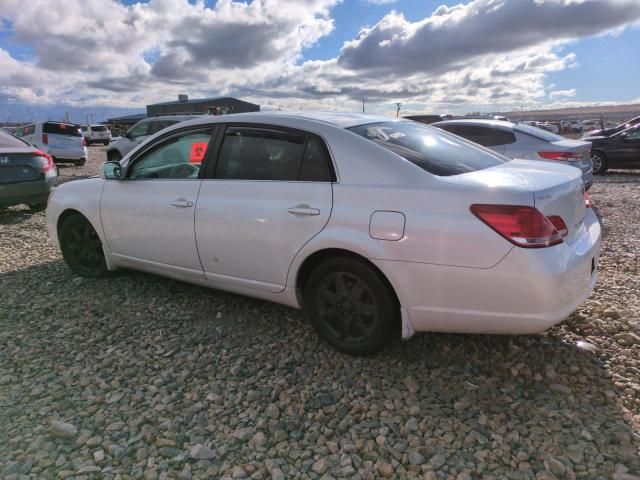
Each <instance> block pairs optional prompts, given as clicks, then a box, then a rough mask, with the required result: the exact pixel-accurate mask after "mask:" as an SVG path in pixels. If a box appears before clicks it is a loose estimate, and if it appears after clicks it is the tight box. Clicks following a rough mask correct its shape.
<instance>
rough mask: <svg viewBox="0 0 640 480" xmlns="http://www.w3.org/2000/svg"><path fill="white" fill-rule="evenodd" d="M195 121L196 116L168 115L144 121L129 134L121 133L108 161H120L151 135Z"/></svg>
mask: <svg viewBox="0 0 640 480" xmlns="http://www.w3.org/2000/svg"><path fill="white" fill-rule="evenodd" d="M195 118H197V117H195ZM193 119H194V115H167V116H162V117H151V118H145V119H142V120H140V121H139V122H138V123H136V124H135V125H134V126H133V127H131V128H130V129H129V130H128V131H127V132H122V133H120V136H119V137H118V138H117V139H116V140H115V141H113V142H112V143H111V145H110V146H109V149H108V150H107V159H108V160H109V161H112V162H115V161H118V160H120V159H121V158H123V157H124V156H125V155H127V154H128V153H129V152H130V151H131V150H133V149H134V148H135V147H137V146H138V145H140V143H142V142H143V141H144V140H146V139H147V138H149V137H150V136H151V135H155V134H156V133H158V132H159V131H160V130H163V129H165V128H167V127H170V126H171V125H175V124H176V123H180V122H183V121H185V120H193Z"/></svg>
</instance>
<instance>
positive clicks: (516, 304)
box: [47, 112, 600, 355]
mask: <svg viewBox="0 0 640 480" xmlns="http://www.w3.org/2000/svg"><path fill="white" fill-rule="evenodd" d="M47 224H48V230H49V234H50V236H51V238H52V239H53V241H54V242H56V243H57V244H58V245H59V246H60V248H61V250H62V254H63V256H64V259H65V261H66V262H67V264H68V265H69V266H70V267H71V269H72V270H73V271H74V272H76V273H78V274H80V275H84V276H91V277H97V276H101V275H104V274H106V273H107V272H108V271H109V270H115V269H117V268H119V267H123V268H124V267H126V268H133V269H137V270H144V271H147V272H152V273H156V274H160V275H165V276H168V277H172V278H176V279H179V280H183V281H187V282H191V283H196V284H200V285H207V286H211V287H214V288H219V289H223V290H228V291H231V292H236V293H240V294H244V295H249V296H252V297H258V298H262V299H266V300H271V301H274V302H278V303H283V304H285V305H290V306H292V307H296V308H304V310H305V311H306V313H307V315H308V317H309V319H310V321H311V323H312V324H313V326H314V327H315V329H316V330H317V332H318V333H319V335H320V336H321V337H322V338H323V339H324V340H326V341H327V342H328V343H329V344H330V345H332V346H333V347H335V348H336V349H338V350H341V351H343V352H347V353H351V354H356V355H358V354H368V353H371V352H374V351H376V350H377V349H379V348H380V347H382V346H383V345H384V344H385V342H387V341H388V340H389V339H390V338H391V337H392V336H394V335H396V334H398V335H402V337H404V338H408V337H410V336H411V335H412V334H413V333H414V332H416V331H438V332H463V333H504V334H525V333H533V332H540V331H543V330H545V329H547V328H549V327H551V326H552V325H554V324H556V323H558V322H560V321H562V320H563V319H564V318H566V317H567V316H568V315H569V314H570V313H571V312H573V310H574V309H575V308H576V307H577V306H578V305H579V304H580V303H581V302H583V301H584V299H585V298H586V297H587V296H588V295H589V294H590V292H591V291H592V289H593V287H594V285H595V282H596V266H597V262H598V253H599V246H600V224H599V223H598V220H597V218H596V216H595V215H594V213H593V212H592V211H591V209H590V208H588V205H587V204H586V202H585V196H584V188H583V184H582V181H581V178H580V171H579V170H578V169H576V168H572V167H568V166H565V165H556V164H548V163H541V162H535V161H527V160H509V159H507V158H506V157H503V156H501V155H499V154H497V153H495V152H492V151H491V150H489V149H485V148H483V147H480V146H478V145H476V144H473V143H471V142H468V141H466V140H464V139H461V138H459V137H457V136H454V135H451V134H449V133H447V132H444V131H442V130H439V129H436V128H432V127H429V126H425V125H422V124H418V123H415V122H412V121H409V120H402V119H399V120H395V119H389V118H387V117H381V116H372V115H364V114H336V113H299V114H294V113H288V114H283V113H275V112H274V113H249V114H237V115H227V116H220V117H211V116H208V117H201V118H198V119H196V120H192V121H187V122H183V123H180V124H178V125H175V126H173V127H169V128H167V129H165V130H163V131H161V132H159V133H157V134H156V135H154V136H153V137H151V138H149V139H148V140H147V141H146V142H144V143H142V144H141V145H140V146H138V147H137V148H136V149H135V150H133V151H132V152H131V153H130V154H128V155H127V156H126V157H125V158H123V159H122V160H121V161H120V162H119V163H116V162H107V163H105V164H104V171H103V174H102V176H101V178H97V177H96V178H91V179H86V180H79V181H75V182H69V183H66V184H64V185H62V186H61V187H59V188H57V189H56V190H55V192H54V194H53V195H52V197H51V198H50V200H49V206H48V209H47Z"/></svg>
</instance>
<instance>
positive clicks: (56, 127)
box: [42, 122, 82, 137]
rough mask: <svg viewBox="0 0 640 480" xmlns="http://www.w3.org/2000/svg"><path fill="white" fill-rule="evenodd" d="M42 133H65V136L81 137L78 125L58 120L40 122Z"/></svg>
mask: <svg viewBox="0 0 640 480" xmlns="http://www.w3.org/2000/svg"><path fill="white" fill-rule="evenodd" d="M42 133H48V134H51V135H65V136H67V137H81V136H82V132H81V131H80V126H79V125H72V124H70V123H58V122H45V123H43V124H42Z"/></svg>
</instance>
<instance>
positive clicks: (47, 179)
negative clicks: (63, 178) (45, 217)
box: [0, 131, 58, 211]
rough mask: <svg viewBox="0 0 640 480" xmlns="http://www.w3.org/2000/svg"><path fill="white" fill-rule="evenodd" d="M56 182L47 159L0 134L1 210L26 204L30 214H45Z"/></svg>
mask: <svg viewBox="0 0 640 480" xmlns="http://www.w3.org/2000/svg"><path fill="white" fill-rule="evenodd" d="M57 181H58V169H57V168H56V166H55V165H54V164H53V158H51V156H50V155H48V154H46V153H44V152H41V151H40V150H38V149H36V148H35V147H34V146H33V145H29V144H28V143H26V142H25V141H23V140H21V139H19V138H18V137H15V136H13V135H11V134H9V133H7V132H2V131H0V208H5V207H10V206H13V205H21V204H26V205H28V206H29V208H30V209H31V210H33V211H39V210H44V208H45V207H46V205H47V198H48V197H49V193H50V191H51V189H52V188H53V186H54V185H55V184H56V183H57Z"/></svg>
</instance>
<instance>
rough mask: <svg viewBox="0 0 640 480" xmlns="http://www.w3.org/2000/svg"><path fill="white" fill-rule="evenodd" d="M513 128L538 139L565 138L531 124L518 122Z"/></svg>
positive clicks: (554, 139) (557, 139)
mask: <svg viewBox="0 0 640 480" xmlns="http://www.w3.org/2000/svg"><path fill="white" fill-rule="evenodd" d="M514 128H515V129H516V130H518V131H520V132H523V133H527V134H529V135H531V136H533V137H536V138H539V139H540V140H545V141H547V142H559V141H561V140H565V138H563V137H561V136H560V135H556V134H555V133H551V132H548V131H546V130H542V129H541V128H536V127H532V126H531V125H526V124H524V123H519V124H517V125H516V126H515V127H514Z"/></svg>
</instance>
